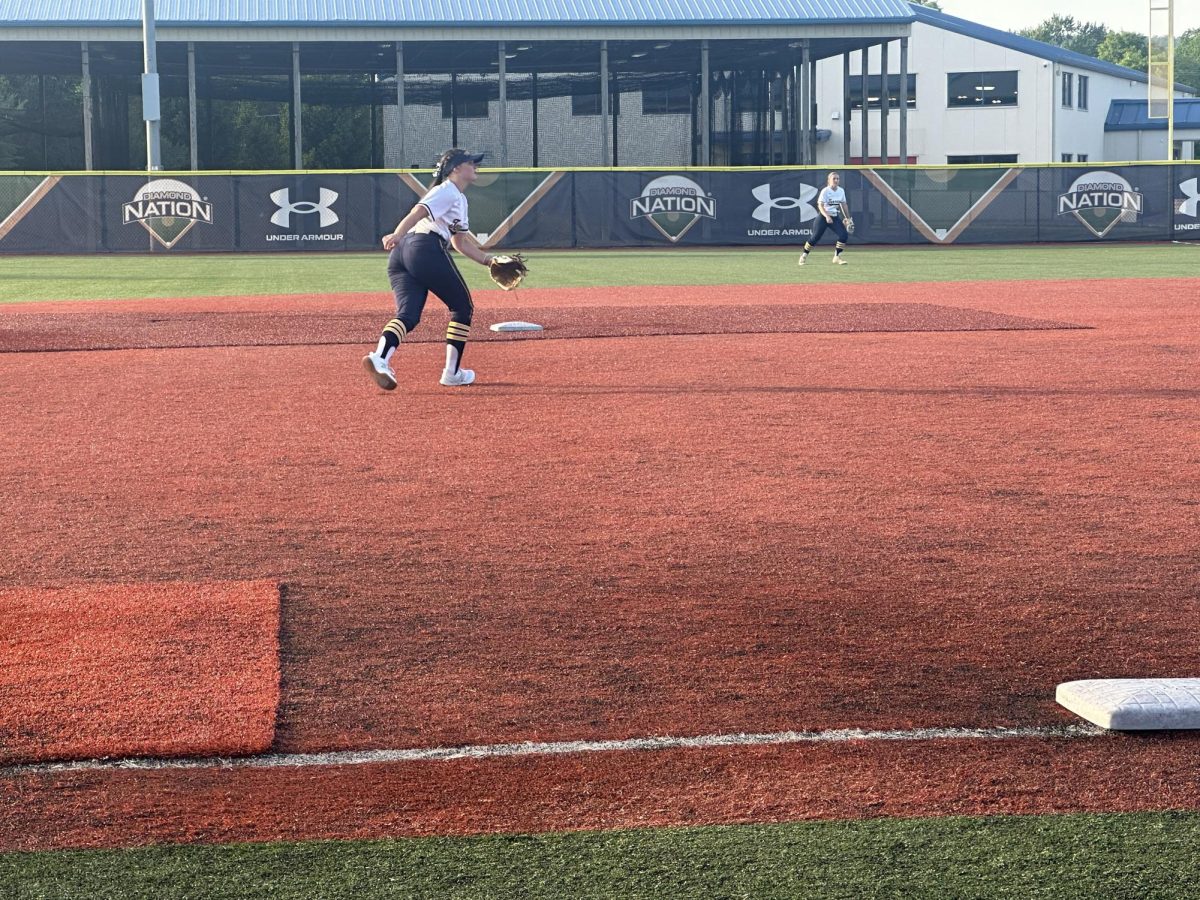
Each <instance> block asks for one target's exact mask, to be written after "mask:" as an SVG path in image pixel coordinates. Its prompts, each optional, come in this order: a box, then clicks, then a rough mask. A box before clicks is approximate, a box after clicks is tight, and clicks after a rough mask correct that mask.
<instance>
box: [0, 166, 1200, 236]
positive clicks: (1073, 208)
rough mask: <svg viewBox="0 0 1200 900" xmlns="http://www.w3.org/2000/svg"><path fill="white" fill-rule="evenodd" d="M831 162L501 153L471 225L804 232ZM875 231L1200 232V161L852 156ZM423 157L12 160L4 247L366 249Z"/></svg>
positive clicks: (389, 220)
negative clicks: (880, 164) (904, 161)
mask: <svg viewBox="0 0 1200 900" xmlns="http://www.w3.org/2000/svg"><path fill="white" fill-rule="evenodd" d="M826 171H827V170H825V169H818V168H761V169H745V168H738V169H696V168H691V169H673V170H665V169H664V170H656V169H642V170H629V169H571V170H553V171H550V170H533V169H524V170H491V171H486V172H484V173H481V176H480V179H479V181H478V183H477V184H476V185H475V186H473V187H472V188H471V191H470V194H469V196H470V199H471V222H470V224H471V228H472V230H473V231H474V232H475V233H476V234H478V235H479V236H480V239H481V240H482V241H483V242H484V244H485V246H491V247H506V248H512V249H529V248H602V247H653V246H672V245H678V246H733V245H746V246H771V245H781V244H782V245H794V244H797V243H802V242H803V241H804V240H805V239H806V238H808V237H810V236H811V235H812V232H813V228H814V226H815V225H816V223H817V219H818V215H819V214H818V212H817V208H816V200H817V193H818V190H819V189H820V187H821V186H822V185H823V184H824V182H825V174H826ZM841 172H842V185H843V187H845V188H846V191H847V194H848V196H849V205H850V210H851V212H852V214H853V216H854V220H855V223H856V225H857V229H856V232H855V235H854V238H853V240H854V241H855V242H858V243H868V244H922V243H927V244H952V243H957V244H989V243H1037V242H1066V241H1079V242H1087V241H1163V240H1200V164H1196V163H1175V164H1140V165H1134V164H1128V165H1111V166H1103V165H1096V166H1086V165H1084V166H1080V165H1073V166H1070V165H1063V166H1027V167H1019V166H1017V167H999V168H993V167H973V166H966V167H944V168H942V167H902V168H857V169H854V168H850V169H844V170H841ZM429 182H430V176H429V174H428V173H427V172H396V171H391V172H378V171H371V172H364V171H355V172H334V171H329V172H274V173H253V174H250V173H232V172H222V173H208V174H195V173H190V172H189V173H152V174H150V175H147V174H140V173H139V174H134V173H107V174H77V173H64V174H47V173H15V174H9V175H0V253H67V254H87V253H117V252H128V253H136V252H141V253H146V252H176V253H178V252H203V251H208V252H236V251H253V252H263V251H279V252H287V251H296V250H303V251H347V250H359V251H361V250H370V249H374V248H376V247H377V246H378V242H379V237H380V235H382V234H384V233H386V232H388V231H390V230H391V229H392V228H393V227H394V226H395V224H396V222H397V221H398V220H399V219H400V218H401V217H402V216H403V215H404V214H405V213H406V212H407V211H408V210H409V209H410V208H411V207H412V205H413V203H414V202H416V200H417V199H418V198H419V196H420V195H421V194H422V193H423V192H424V191H425V189H426V188H427V186H428V185H429Z"/></svg>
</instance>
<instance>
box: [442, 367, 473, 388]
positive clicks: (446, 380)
mask: <svg viewBox="0 0 1200 900" xmlns="http://www.w3.org/2000/svg"><path fill="white" fill-rule="evenodd" d="M474 380H475V370H474V369H459V370H458V371H457V372H448V371H446V370H442V384H444V385H445V386H446V387H463V386H465V385H468V384H470V383H471V382H473V381H474Z"/></svg>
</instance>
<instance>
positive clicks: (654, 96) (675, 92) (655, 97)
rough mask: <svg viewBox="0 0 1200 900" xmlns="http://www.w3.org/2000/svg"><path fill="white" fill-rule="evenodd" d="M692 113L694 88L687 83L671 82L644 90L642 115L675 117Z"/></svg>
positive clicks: (684, 81)
mask: <svg viewBox="0 0 1200 900" xmlns="http://www.w3.org/2000/svg"><path fill="white" fill-rule="evenodd" d="M691 111H692V86H691V84H690V83H689V82H688V81H686V80H682V81H669V82H667V83H666V84H663V85H659V86H657V87H652V88H643V89H642V115H644V116H674V115H686V114H689V113H691Z"/></svg>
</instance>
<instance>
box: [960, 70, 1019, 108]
mask: <svg viewBox="0 0 1200 900" xmlns="http://www.w3.org/2000/svg"><path fill="white" fill-rule="evenodd" d="M946 82H947V87H948V91H947V94H948V96H947V105H949V106H951V107H956V106H959V107H961V106H975V107H979V106H1016V105H1017V73H1016V72H951V73H950V74H948V75H947V76H946Z"/></svg>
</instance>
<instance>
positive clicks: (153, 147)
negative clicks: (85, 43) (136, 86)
mask: <svg viewBox="0 0 1200 900" xmlns="http://www.w3.org/2000/svg"><path fill="white" fill-rule="evenodd" d="M142 49H143V57H144V59H145V62H146V66H145V69H146V70H145V72H143V73H142V118H143V119H145V120H146V169H147V171H150V172H157V171H159V170H160V169H162V137H161V135H160V133H159V125H160V124H161V121H162V111H161V108H160V107H161V104H160V103H159V93H158V49H157V47H156V46H155V37H154V0H142Z"/></svg>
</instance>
